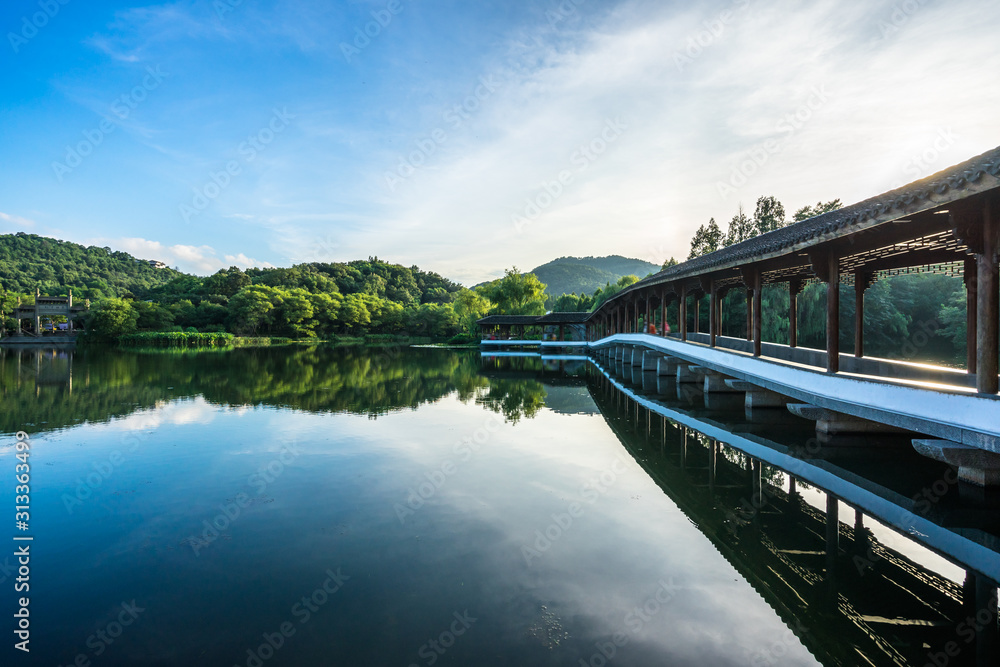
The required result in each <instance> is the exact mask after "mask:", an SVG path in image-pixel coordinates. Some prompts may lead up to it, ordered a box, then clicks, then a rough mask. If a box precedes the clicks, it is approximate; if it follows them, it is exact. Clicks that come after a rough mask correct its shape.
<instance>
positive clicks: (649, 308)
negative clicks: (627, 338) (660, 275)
mask: <svg viewBox="0 0 1000 667" xmlns="http://www.w3.org/2000/svg"><path fill="white" fill-rule="evenodd" d="M650 299H652V295H651V294H647V295H646V321H645V325H646V327H645V329H646V331H647V332H648V331H649V323H650V322H651V321H652V320H650V319H649V317H650V314H652V312H653V306H652V305H651V304H650Z"/></svg>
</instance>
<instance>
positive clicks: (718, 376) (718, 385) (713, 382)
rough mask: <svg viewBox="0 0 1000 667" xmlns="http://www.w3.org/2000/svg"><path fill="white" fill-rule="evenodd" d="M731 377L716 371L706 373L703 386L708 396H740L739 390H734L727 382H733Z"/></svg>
mask: <svg viewBox="0 0 1000 667" xmlns="http://www.w3.org/2000/svg"><path fill="white" fill-rule="evenodd" d="M731 379H732V378H730V377H729V376H726V375H723V374H722V373H716V372H715V371H708V372H706V373H705V381H704V384H703V385H702V388H703V389H704V391H705V393H706V394H738V393H740V391H739V389H733V388H732V387H731V386H730V385H729V384H728V383H727V382H726V381H727V380H731Z"/></svg>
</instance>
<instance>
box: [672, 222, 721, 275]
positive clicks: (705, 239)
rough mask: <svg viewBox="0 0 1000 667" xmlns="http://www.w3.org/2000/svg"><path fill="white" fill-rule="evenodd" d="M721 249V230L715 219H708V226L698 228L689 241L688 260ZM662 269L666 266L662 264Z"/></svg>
mask: <svg viewBox="0 0 1000 667" xmlns="http://www.w3.org/2000/svg"><path fill="white" fill-rule="evenodd" d="M721 247H722V230H721V229H719V225H718V223H716V222H715V218H709V220H708V225H707V226H706V225H701V226H699V227H698V231H696V232H695V233H694V237H693V238H692V239H691V252H690V253H689V254H688V259H694V258H695V257H701V256H702V255H707V254H708V253H710V252H715V251H716V250H718V249H719V248H721ZM671 259H673V258H671ZM663 268H667V265H666V264H664V265H663Z"/></svg>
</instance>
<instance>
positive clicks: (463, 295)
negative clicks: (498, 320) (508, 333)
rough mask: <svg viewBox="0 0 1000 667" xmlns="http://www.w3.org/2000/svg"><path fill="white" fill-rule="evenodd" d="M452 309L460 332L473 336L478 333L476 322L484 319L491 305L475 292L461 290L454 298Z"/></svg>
mask: <svg viewBox="0 0 1000 667" xmlns="http://www.w3.org/2000/svg"><path fill="white" fill-rule="evenodd" d="M454 307H455V315H456V316H457V317H458V321H459V325H460V326H461V327H462V331H464V332H465V333H467V334H469V335H473V336H474V335H475V334H476V332H477V331H478V329H477V327H476V321H477V320H480V319H482V318H483V317H486V314H487V313H489V312H490V308H492V307H493V304H492V303H491V302H490V300H489V299H487V298H486V297H484V296H483V295H482V294H480V293H479V292H477V291H475V290H469V289H462V291H461V292H459V293H458V295H457V296H456V297H455V302H454Z"/></svg>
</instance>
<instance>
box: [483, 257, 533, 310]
mask: <svg viewBox="0 0 1000 667" xmlns="http://www.w3.org/2000/svg"><path fill="white" fill-rule="evenodd" d="M477 289H478V290H479V293H480V294H481V295H482V296H484V297H485V298H487V299H489V300H490V301H491V302H492V303H493V308H492V309H491V311H490V312H491V314H494V315H544V314H545V285H544V283H542V282H541V281H539V280H538V278H536V277H535V275H534V274H532V273H521V272H520V271H518V269H517V267H516V266H515V267H513V268H511V269H508V270H507V271H506V273H505V274H504V277H503V278H500V279H499V280H494V281H493V282H491V283H487V284H486V285H483V286H481V287H479V288H477Z"/></svg>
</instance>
